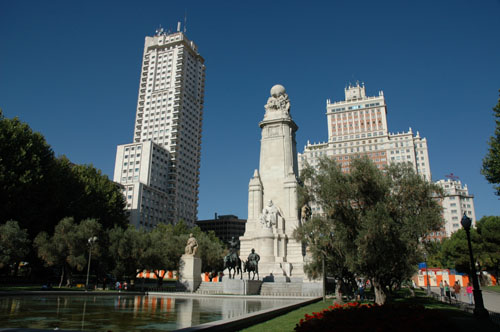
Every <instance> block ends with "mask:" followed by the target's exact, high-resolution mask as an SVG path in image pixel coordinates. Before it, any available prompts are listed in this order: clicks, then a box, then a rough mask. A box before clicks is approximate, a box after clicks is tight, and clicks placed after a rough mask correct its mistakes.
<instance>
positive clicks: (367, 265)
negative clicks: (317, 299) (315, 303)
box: [301, 158, 442, 304]
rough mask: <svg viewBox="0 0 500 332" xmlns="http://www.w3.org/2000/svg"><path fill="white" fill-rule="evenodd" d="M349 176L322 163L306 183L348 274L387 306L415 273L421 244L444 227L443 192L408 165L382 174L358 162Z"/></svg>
mask: <svg viewBox="0 0 500 332" xmlns="http://www.w3.org/2000/svg"><path fill="white" fill-rule="evenodd" d="M350 170H351V172H350V173H349V174H344V173H342V171H341V168H340V167H339V165H338V164H337V163H336V162H335V161H334V160H331V159H328V158H323V159H321V160H320V162H319V165H318V167H317V168H312V167H310V166H307V167H306V170H305V171H304V172H303V182H304V183H305V188H306V189H307V190H308V191H309V194H308V196H309V197H311V198H312V200H313V201H315V202H316V203H317V204H319V205H320V206H321V207H322V209H323V211H324V212H325V214H326V216H325V219H326V222H328V223H329V224H330V227H328V229H330V232H331V233H333V236H332V240H333V241H334V242H335V243H336V245H335V246H336V248H341V250H342V251H343V256H344V257H345V264H346V266H347V267H348V270H349V271H350V272H351V273H352V274H354V275H356V276H363V277H367V278H369V279H370V280H371V281H372V285H373V287H374V289H375V296H376V303H378V304H383V303H385V301H386V298H387V293H388V292H389V291H390V289H391V288H392V287H393V286H394V285H397V284H401V283H402V282H403V281H404V280H406V279H408V278H410V277H411V276H412V274H413V273H414V272H415V270H416V266H417V263H418V262H419V261H421V259H422V253H421V249H420V248H421V244H420V240H421V239H422V238H424V237H425V236H426V235H427V234H428V232H430V231H433V230H438V229H439V227H440V226H441V225H442V219H441V208H440V206H439V204H438V202H437V201H436V200H435V198H434V197H435V195H436V193H439V188H437V187H436V186H435V185H433V184H432V183H430V182H427V181H425V180H424V179H422V178H421V177H420V176H419V175H418V174H416V173H415V172H414V170H413V169H412V168H411V167H410V166H409V165H404V164H398V165H391V166H389V167H388V168H387V169H386V170H385V172H382V171H381V170H379V169H378V168H377V167H376V165H374V164H373V163H372V162H371V161H370V160H369V159H368V158H359V159H355V160H353V161H352V162H351V165H350ZM301 227H303V226H301ZM382 262H384V264H381V263H382Z"/></svg>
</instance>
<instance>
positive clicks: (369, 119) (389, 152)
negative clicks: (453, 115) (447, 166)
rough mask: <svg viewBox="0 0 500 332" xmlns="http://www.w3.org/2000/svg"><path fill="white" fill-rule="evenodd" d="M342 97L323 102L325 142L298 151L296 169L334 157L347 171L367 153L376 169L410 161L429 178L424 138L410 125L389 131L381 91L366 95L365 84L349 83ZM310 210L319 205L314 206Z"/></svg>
mask: <svg viewBox="0 0 500 332" xmlns="http://www.w3.org/2000/svg"><path fill="white" fill-rule="evenodd" d="M344 93H345V100H342V101H337V102H331V101H330V100H327V102H326V117H327V127H328V141H327V142H323V143H310V142H309V141H308V142H307V145H306V146H305V147H304V152H302V153H299V154H298V161H299V169H303V168H304V166H305V164H306V163H308V164H309V165H312V166H314V165H317V163H318V161H319V158H320V157H323V156H327V157H329V158H333V159H334V160H336V161H337V162H338V163H339V164H340V165H341V167H342V171H344V172H349V166H350V161H351V160H352V159H353V158H356V157H358V156H367V157H368V158H370V159H371V160H372V161H373V162H374V163H375V164H376V165H377V167H378V168H380V169H383V168H384V167H385V166H387V165H389V164H391V163H409V164H411V165H412V166H413V167H414V169H415V171H416V172H417V173H418V174H420V175H421V176H422V177H423V178H424V179H426V180H428V181H431V179H432V177H431V170H430V164H429V155H428V150H427V140H426V139H425V138H423V137H421V136H420V133H419V132H418V131H417V132H416V134H415V133H414V132H413V131H412V129H411V128H410V129H409V130H408V131H407V132H398V133H390V132H389V129H388V124H387V105H386V102H385V97H384V93H383V91H380V92H379V93H378V95H377V96H372V97H370V96H367V95H366V89H365V86H364V85H360V84H359V83H357V84H356V85H349V86H348V87H346V88H345V90H344ZM312 209H313V213H320V208H319V207H317V206H313V207H312Z"/></svg>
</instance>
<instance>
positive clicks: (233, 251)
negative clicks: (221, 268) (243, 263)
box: [224, 236, 238, 263]
mask: <svg viewBox="0 0 500 332" xmlns="http://www.w3.org/2000/svg"><path fill="white" fill-rule="evenodd" d="M237 259H238V240H235V239H234V236H233V237H232V238H231V240H230V241H229V253H228V254H227V255H226V256H225V257H224V263H227V262H228V261H231V260H232V261H236V260H237Z"/></svg>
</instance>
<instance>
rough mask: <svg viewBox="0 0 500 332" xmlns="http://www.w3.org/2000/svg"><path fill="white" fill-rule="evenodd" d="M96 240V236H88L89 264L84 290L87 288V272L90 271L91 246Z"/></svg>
mask: <svg viewBox="0 0 500 332" xmlns="http://www.w3.org/2000/svg"><path fill="white" fill-rule="evenodd" d="M96 241H97V236H93V237H91V238H89V242H88V246H89V264H88V266H87V281H86V282H85V291H87V290H88V289H89V273H90V259H91V258H92V246H93V245H94V243H96Z"/></svg>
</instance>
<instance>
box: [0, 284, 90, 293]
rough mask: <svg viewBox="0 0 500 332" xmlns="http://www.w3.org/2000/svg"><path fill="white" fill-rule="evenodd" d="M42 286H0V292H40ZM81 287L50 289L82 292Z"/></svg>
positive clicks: (53, 288) (53, 289)
mask: <svg viewBox="0 0 500 332" xmlns="http://www.w3.org/2000/svg"><path fill="white" fill-rule="evenodd" d="M41 290H42V285H22V286H16V285H12V286H0V291H1V292H25V291H41ZM84 290H85V289H84V288H81V287H61V288H58V287H57V286H56V287H52V289H51V291H84Z"/></svg>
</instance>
